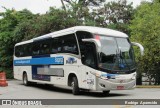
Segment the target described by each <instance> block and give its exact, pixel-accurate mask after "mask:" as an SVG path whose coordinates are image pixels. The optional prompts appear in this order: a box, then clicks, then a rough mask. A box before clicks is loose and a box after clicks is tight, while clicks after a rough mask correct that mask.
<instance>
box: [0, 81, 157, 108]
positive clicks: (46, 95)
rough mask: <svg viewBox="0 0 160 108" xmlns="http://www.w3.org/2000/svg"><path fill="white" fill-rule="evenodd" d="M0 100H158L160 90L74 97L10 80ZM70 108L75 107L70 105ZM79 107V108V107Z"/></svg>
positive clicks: (64, 90) (52, 88) (60, 90)
mask: <svg viewBox="0 0 160 108" xmlns="http://www.w3.org/2000/svg"><path fill="white" fill-rule="evenodd" d="M0 99H160V89H158V88H148V89H147V88H145V89H143V88H136V89H134V90H121V91H117V90H115V91H111V92H110V94H109V95H108V96H104V95H102V93H100V92H82V93H81V94H80V95H78V96H74V95H73V94H72V91H71V89H69V88H61V87H59V86H47V85H43V84H34V85H31V86H24V85H23V84H22V81H18V80H11V81H8V86H7V87H0ZM5 107H6V108H11V107H8V106H3V108H5ZM21 107H22V106H20V108H21ZM23 107H24V106H23ZM31 107H32V106H31ZM31 107H30V108H31ZM34 107H35V106H34ZM49 107H51V106H45V108H49ZM54 107H64V105H62V106H55V105H54V106H52V108H54ZM72 107H75V106H74V105H72ZM79 107H80V108H81V106H79ZM83 107H84V105H83ZM86 107H87V106H86ZM95 107H98V106H97V105H94V106H92V108H95ZM108 107H111V108H135V107H136V108H142V106H135V105H129V106H128V105H127V106H126V105H121V106H117V105H113V106H108V105H107V108H108ZM143 107H145V108H150V107H151V105H150V106H143ZM159 107H160V106H157V105H154V108H159ZM0 108H1V106H0ZM26 108H27V106H26ZM36 108H40V107H38V106H37V107H36ZM65 108H71V106H69V105H68V106H67V105H65ZM87 108H88V107H87ZM101 108H106V106H105V105H104V106H102V105H101Z"/></svg>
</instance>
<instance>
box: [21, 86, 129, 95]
mask: <svg viewBox="0 0 160 108" xmlns="http://www.w3.org/2000/svg"><path fill="white" fill-rule="evenodd" d="M21 85H23V84H21ZM29 87H34V88H39V89H43V90H47V91H52V92H59V93H65V94H66V93H67V94H72V90H71V89H68V88H61V87H57V86H53V85H48V84H31V85H30V86H29ZM83 95H84V96H90V97H101V98H103V97H115V96H130V94H118V93H112V91H111V93H110V94H109V95H104V94H103V93H101V92H88V91H81V92H80V95H79V96H83Z"/></svg>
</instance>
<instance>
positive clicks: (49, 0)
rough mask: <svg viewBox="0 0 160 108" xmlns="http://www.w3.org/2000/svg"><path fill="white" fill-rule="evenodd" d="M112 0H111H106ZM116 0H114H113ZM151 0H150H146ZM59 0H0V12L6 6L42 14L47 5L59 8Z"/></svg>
mask: <svg viewBox="0 0 160 108" xmlns="http://www.w3.org/2000/svg"><path fill="white" fill-rule="evenodd" d="M108 1H113V0H108ZM115 1H116V0H115ZM127 1H128V3H130V2H133V6H134V7H136V6H137V5H139V4H140V2H141V1H144V0H127ZM147 1H151V0H147ZM61 6H62V5H61V0H0V12H4V11H5V9H4V8H3V7H6V8H7V9H8V8H9V9H12V8H14V9H15V10H17V11H19V10H23V9H25V8H26V9H28V10H30V11H31V12H32V13H35V14H36V13H40V14H44V13H46V11H48V10H49V7H57V8H60V7H61Z"/></svg>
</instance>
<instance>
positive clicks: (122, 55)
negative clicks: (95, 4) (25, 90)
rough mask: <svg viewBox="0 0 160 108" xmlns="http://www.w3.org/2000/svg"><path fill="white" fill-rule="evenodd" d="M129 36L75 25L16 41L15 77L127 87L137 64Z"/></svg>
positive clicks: (93, 87) (91, 87) (90, 87)
mask: <svg viewBox="0 0 160 108" xmlns="http://www.w3.org/2000/svg"><path fill="white" fill-rule="evenodd" d="M132 45H137V46H139V47H140V50H141V53H143V47H142V45H140V44H139V43H131V42H130V40H129V37H128V36H127V35H126V34H125V33H122V32H119V31H115V30H111V29H107V28H100V27H91V26H76V27H72V28H68V29H64V30H60V31H57V32H53V33H49V34H46V35H43V36H40V37H37V38H33V39H31V40H28V41H24V42H20V43H17V44H16V45H15V50H14V61H13V62H14V63H13V64H14V78H15V79H18V80H23V84H24V85H29V84H30V83H31V82H37V83H45V84H53V85H61V86H69V87H71V88H72V92H73V94H75V95H76V94H79V92H80V91H81V90H87V91H102V92H103V93H104V94H108V93H109V92H110V90H126V89H132V88H135V86H136V64H135V57H134V51H133V47H132Z"/></svg>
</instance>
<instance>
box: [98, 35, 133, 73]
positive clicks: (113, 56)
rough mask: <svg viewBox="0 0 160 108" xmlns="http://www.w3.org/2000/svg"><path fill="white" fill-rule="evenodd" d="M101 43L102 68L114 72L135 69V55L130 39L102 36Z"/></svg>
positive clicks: (100, 65) (100, 63) (100, 62)
mask: <svg viewBox="0 0 160 108" xmlns="http://www.w3.org/2000/svg"><path fill="white" fill-rule="evenodd" d="M100 42H101V45H102V52H101V53H100V60H99V67H100V68H102V69H107V70H112V71H128V70H132V69H134V68H135V60H134V53H133V49H132V46H131V45H130V43H129V41H128V39H126V38H114V37H107V36H101V37H100Z"/></svg>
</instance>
